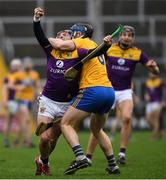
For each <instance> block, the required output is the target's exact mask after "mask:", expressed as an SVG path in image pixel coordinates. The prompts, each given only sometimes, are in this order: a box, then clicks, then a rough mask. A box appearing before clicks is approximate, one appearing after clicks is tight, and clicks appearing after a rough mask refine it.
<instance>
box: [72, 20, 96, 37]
mask: <svg viewBox="0 0 166 180" xmlns="http://www.w3.org/2000/svg"><path fill="white" fill-rule="evenodd" d="M70 30H71V31H72V35H73V37H75V36H76V34H77V32H80V33H81V34H82V35H81V37H83V38H86V37H89V38H91V37H92V34H93V27H92V26H91V25H90V24H84V23H78V24H74V25H73V26H72V27H71V28H70Z"/></svg>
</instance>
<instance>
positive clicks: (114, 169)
mask: <svg viewBox="0 0 166 180" xmlns="http://www.w3.org/2000/svg"><path fill="white" fill-rule="evenodd" d="M105 170H106V171H107V173H108V174H120V170H119V167H118V166H117V165H115V166H108V167H107V168H106V169H105Z"/></svg>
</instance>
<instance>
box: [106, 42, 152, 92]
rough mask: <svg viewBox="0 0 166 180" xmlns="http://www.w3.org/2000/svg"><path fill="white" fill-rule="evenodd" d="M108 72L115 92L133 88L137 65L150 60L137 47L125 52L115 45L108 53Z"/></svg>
mask: <svg viewBox="0 0 166 180" xmlns="http://www.w3.org/2000/svg"><path fill="white" fill-rule="evenodd" d="M106 55H107V72H108V77H109V79H110V80H111V82H112V85H113V87H114V89H115V90H117V91H118V90H125V89H130V88H131V80H132V76H133V73H134V70H135V66H136V64H137V63H142V64H145V63H146V62H147V61H148V60H149V58H148V57H147V55H146V54H144V53H143V52H142V51H141V50H140V49H138V48H136V47H132V48H129V49H127V50H123V49H121V48H120V47H119V45H118V44H113V45H112V46H111V47H110V48H109V49H108V51H107V54H106Z"/></svg>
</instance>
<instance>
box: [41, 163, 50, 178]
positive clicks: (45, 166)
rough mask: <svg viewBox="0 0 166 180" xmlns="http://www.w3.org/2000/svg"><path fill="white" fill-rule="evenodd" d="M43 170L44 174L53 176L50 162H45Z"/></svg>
mask: <svg viewBox="0 0 166 180" xmlns="http://www.w3.org/2000/svg"><path fill="white" fill-rule="evenodd" d="M42 172H43V174H44V175H46V176H51V172H50V166H49V164H43V166H42Z"/></svg>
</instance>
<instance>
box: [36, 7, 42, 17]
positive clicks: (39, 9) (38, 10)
mask: <svg viewBox="0 0 166 180" xmlns="http://www.w3.org/2000/svg"><path fill="white" fill-rule="evenodd" d="M42 16H44V10H43V9H42V8H40V7H37V8H35V9H34V18H35V19H40V18H41V17H42Z"/></svg>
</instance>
